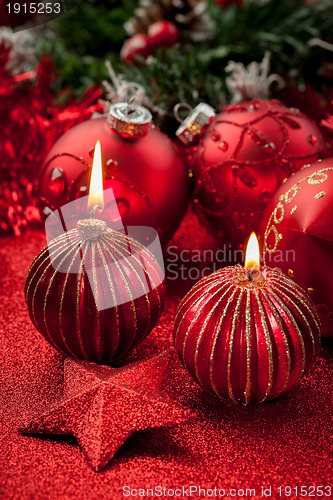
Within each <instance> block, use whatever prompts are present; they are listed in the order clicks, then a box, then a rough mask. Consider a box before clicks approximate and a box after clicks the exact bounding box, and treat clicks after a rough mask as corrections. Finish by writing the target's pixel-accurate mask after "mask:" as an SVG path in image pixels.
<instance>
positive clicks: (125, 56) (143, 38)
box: [120, 33, 152, 64]
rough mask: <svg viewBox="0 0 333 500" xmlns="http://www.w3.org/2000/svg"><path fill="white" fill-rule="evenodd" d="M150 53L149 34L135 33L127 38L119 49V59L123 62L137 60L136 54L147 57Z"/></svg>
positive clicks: (129, 62)
mask: <svg viewBox="0 0 333 500" xmlns="http://www.w3.org/2000/svg"><path fill="white" fill-rule="evenodd" d="M151 53H152V44H151V40H150V38H149V36H147V35H145V34H144V33H137V34H136V35H133V36H131V38H128V40H126V42H125V43H124V45H123V46H122V48H121V51H120V59H121V60H122V62H123V63H125V64H132V63H135V62H137V56H141V57H144V58H146V57H148V56H149V55H150V54H151Z"/></svg>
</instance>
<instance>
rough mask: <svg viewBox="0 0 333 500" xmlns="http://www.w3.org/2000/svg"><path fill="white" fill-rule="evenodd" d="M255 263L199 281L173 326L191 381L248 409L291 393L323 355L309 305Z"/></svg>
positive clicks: (304, 295) (299, 291)
mask: <svg viewBox="0 0 333 500" xmlns="http://www.w3.org/2000/svg"><path fill="white" fill-rule="evenodd" d="M250 240H251V241H252V239H251V238H250ZM249 243H250V242H249ZM249 248H250V245H249ZM257 255H258V256H259V248H258V249H257ZM258 256H257V257H251V256H250V257H247V259H246V261H247V265H246V266H245V267H242V266H233V267H226V268H224V269H221V270H219V271H217V272H215V273H213V274H211V275H210V276H207V277H205V278H203V279H202V280H200V281H199V282H198V283H197V284H196V285H195V286H194V287H193V288H192V289H191V290H190V291H189V292H188V294H187V295H186V296H185V297H184V299H183V300H182V302H181V304H180V306H179V308H178V310H177V314H176V319H175V324H174V342H175V347H176V351H177V354H178V356H179V359H180V361H181V363H182V364H183V366H184V367H185V368H186V369H187V370H188V372H189V373H190V375H191V376H192V377H193V378H194V379H195V380H196V381H197V382H199V383H200V384H201V385H202V386H203V387H204V388H205V389H207V390H209V391H210V392H213V393H215V394H217V395H218V396H219V397H222V398H230V399H232V400H233V401H236V402H241V403H243V404H249V403H252V402H257V403H259V402H263V401H265V400H268V399H272V398H275V397H277V396H280V395H281V394H284V393H286V392H288V391H289V390H290V389H291V388H293V387H294V386H295V385H296V384H297V383H298V382H299V380H300V379H301V378H302V376H303V375H304V374H305V373H306V372H307V371H308V369H309V367H310V366H311V364H312V363H313V361H314V359H315V358H316V356H317V354H318V350H319V347H320V323H319V318H318V315H317V313H316V310H315V308H314V306H313V304H312V302H311V299H310V297H309V296H308V295H307V293H306V292H305V291H304V290H303V289H302V288H301V287H300V286H298V285H296V284H295V283H294V282H293V281H291V280H290V279H289V278H287V277H286V276H284V275H283V274H281V273H280V272H279V271H278V270H277V269H271V268H269V267H263V266H262V267H260V266H259V265H258V264H256V263H257V262H258V261H259V257H258ZM251 261H252V262H251Z"/></svg>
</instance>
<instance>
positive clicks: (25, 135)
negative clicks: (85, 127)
mask: <svg viewBox="0 0 333 500" xmlns="http://www.w3.org/2000/svg"><path fill="white" fill-rule="evenodd" d="M10 50H11V49H10V48H8V47H6V46H5V45H4V44H0V98H1V99H0V234H1V233H3V232H6V233H11V232H14V233H15V234H16V235H19V234H20V233H21V230H22V229H23V228H24V227H25V226H27V225H28V224H34V223H38V222H40V216H39V211H38V209H37V208H36V206H35V197H34V181H35V178H36V175H37V173H38V171H39V168H40V166H41V163H42V161H43V159H44V157H45V155H46V153H47V152H48V151H49V149H50V148H51V146H52V145H53V143H54V142H55V140H56V139H57V138H58V137H59V136H60V135H61V134H63V133H64V132H66V131H67V130H69V129H70V128H71V127H73V126H74V125H76V124H77V123H80V122H82V121H84V120H87V119H88V118H90V116H91V114H92V113H93V112H95V111H100V110H102V109H103V105H102V104H99V103H97V100H98V98H99V97H100V96H101V95H102V92H101V90H100V89H99V88H98V87H93V88H92V87H90V88H88V89H87V91H86V92H85V94H84V96H83V97H82V99H81V100H80V102H76V101H74V100H73V99H72V100H71V101H70V102H68V101H67V103H66V104H65V105H61V106H58V105H57V104H56V98H57V97H59V96H55V95H54V93H53V92H52V90H51V85H52V82H53V81H54V79H55V77H56V72H55V70H54V67H53V62H52V59H51V57H50V56H48V55H45V56H43V57H42V58H41V60H40V62H39V64H38V65H37V68H36V71H31V72H29V73H25V74H22V75H18V76H14V77H13V76H12V75H11V74H10V72H9V71H8V70H7V69H6V66H7V63H8V60H9V56H10Z"/></svg>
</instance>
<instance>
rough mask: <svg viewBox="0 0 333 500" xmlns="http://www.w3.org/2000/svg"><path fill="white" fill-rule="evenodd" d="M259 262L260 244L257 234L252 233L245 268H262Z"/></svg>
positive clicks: (247, 248)
mask: <svg viewBox="0 0 333 500" xmlns="http://www.w3.org/2000/svg"><path fill="white" fill-rule="evenodd" d="M259 262H260V253H259V243H258V239H257V236H256V234H255V233H254V232H252V233H251V236H250V238H249V241H248V244H247V247H246V254H245V267H260V264H259Z"/></svg>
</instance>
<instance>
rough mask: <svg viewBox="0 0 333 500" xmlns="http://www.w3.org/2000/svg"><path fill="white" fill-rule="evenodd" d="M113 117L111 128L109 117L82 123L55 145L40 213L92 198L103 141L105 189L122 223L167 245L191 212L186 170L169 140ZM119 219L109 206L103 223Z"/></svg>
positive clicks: (153, 129)
mask: <svg viewBox="0 0 333 500" xmlns="http://www.w3.org/2000/svg"><path fill="white" fill-rule="evenodd" d="M122 105H124V106H125V107H126V106H127V104H125V103H118V104H116V105H114V106H116V111H115V114H116V116H118V115H117V112H118V111H119V109H120V110H121V109H122V108H121V106H122ZM117 106H118V108H117ZM111 108H112V106H111ZM141 108H142V107H141V106H140V107H138V108H137V109H139V110H140V109H141ZM142 109H143V110H144V111H143V112H144V113H145V112H147V113H148V117H151V115H150V113H149V112H148V111H147V110H145V108H142ZM117 110H118V111H117ZM110 116H111V115H110ZM111 118H112V119H113V121H112V123H111V121H110V117H109V119H108V120H106V119H105V118H97V119H93V120H88V121H86V122H83V123H81V124H80V125H77V126H75V127H74V128H72V129H71V130H70V131H68V132H67V133H66V134H64V135H63V136H62V137H61V138H60V139H58V141H57V142H56V143H55V145H54V146H53V148H52V149H51V151H50V152H49V154H48V156H47V158H46V160H45V162H44V166H43V168H42V171H41V174H40V178H39V190H38V196H39V200H40V208H41V212H42V214H43V215H44V216H47V215H48V214H49V213H51V212H52V211H54V210H56V209H58V208H59V207H61V206H62V205H65V204H66V203H68V202H70V201H73V200H75V199H77V198H79V197H81V196H86V195H88V192H89V183H90V175H91V166H92V157H91V155H92V154H93V150H94V146H95V143H96V141H97V140H100V142H101V147H102V158H103V174H104V189H110V188H112V190H113V193H114V197H115V200H116V203H117V207H118V211H119V214H120V216H121V218H122V222H123V224H124V225H125V226H138V225H139V226H149V227H154V228H155V229H157V230H158V233H159V236H160V239H161V242H162V243H163V244H165V243H167V241H168V240H169V239H170V238H171V236H172V235H173V233H174V232H175V231H176V229H177V227H178V225H179V223H180V221H181V218H182V216H183V214H184V213H185V211H186V208H187V199H188V178H187V173H186V169H185V167H184V165H183V164H182V162H181V159H180V157H179V155H178V154H177V152H176V149H175V148H174V146H173V144H172V142H171V141H170V139H169V138H168V137H167V136H166V135H164V134H163V133H162V132H161V131H160V130H159V129H158V128H157V127H155V126H154V125H151V124H150V123H149V120H148V122H147V123H144V124H143V125H139V124H137V123H135V122H134V121H133V123H132V122H127V121H126V122H123V121H122V120H120V119H119V120H118V119H117V118H114V116H112V117H111ZM131 134H132V135H131ZM119 214H118V212H117V213H116V215H114V210H112V206H109V207H108V206H106V207H105V208H104V210H103V212H102V214H101V215H100V218H102V219H104V220H105V221H106V222H107V223H108V225H110V222H114V221H113V218H114V217H115V216H116V217H117V216H118V217H119ZM75 223H76V221H75ZM67 229H68V228H67Z"/></svg>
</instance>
